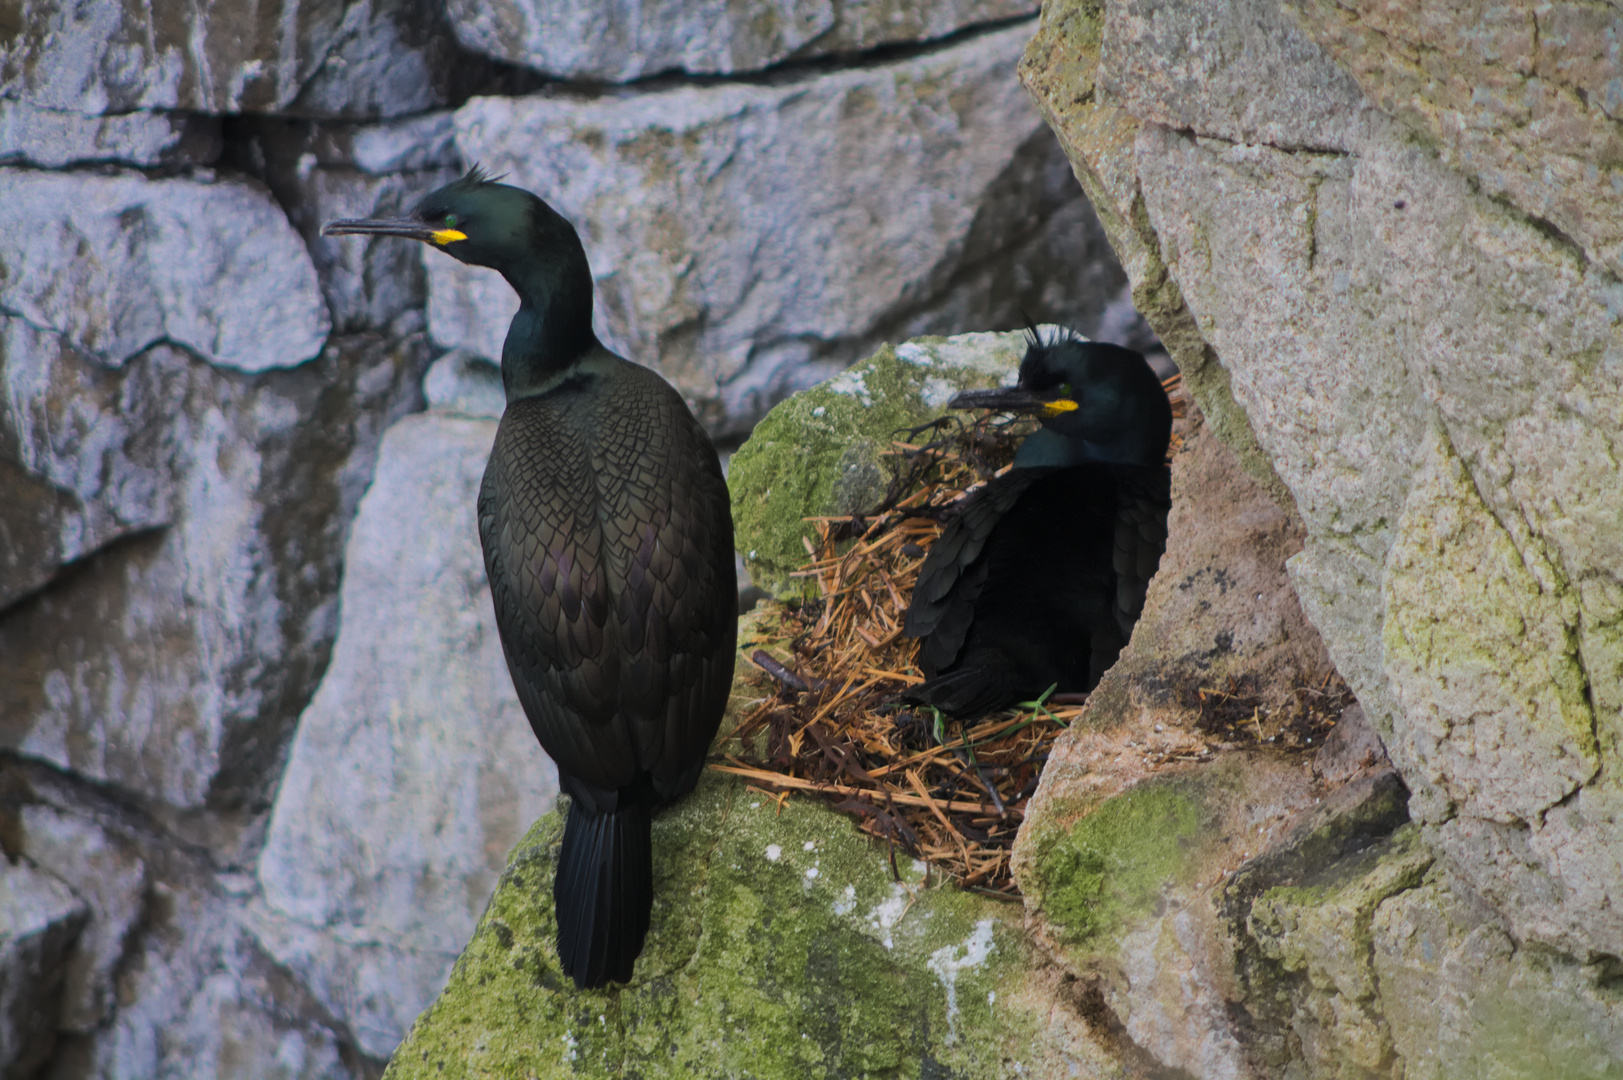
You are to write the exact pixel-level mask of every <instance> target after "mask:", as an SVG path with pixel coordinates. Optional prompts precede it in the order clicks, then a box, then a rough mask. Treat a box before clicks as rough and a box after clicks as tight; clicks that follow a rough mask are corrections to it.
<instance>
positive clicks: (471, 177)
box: [457, 161, 507, 187]
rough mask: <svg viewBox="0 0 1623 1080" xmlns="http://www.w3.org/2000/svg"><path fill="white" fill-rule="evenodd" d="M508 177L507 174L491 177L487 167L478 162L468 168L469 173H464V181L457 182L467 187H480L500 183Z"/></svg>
mask: <svg viewBox="0 0 1623 1080" xmlns="http://www.w3.org/2000/svg"><path fill="white" fill-rule="evenodd" d="M506 175H507V174H506V173H497V174H496V175H495V176H491V175H490V173H488V172H486V171H485V167H484V166H483V165H481V164H479V163H478V162H477V161H476V162H474V163H473V164H472V165H470V166H469V167H468V171H467V172H465V173H463V174H462V179H461V180H459V181H457V182H458V183H459V184H463V185H465V186H467V187H479V186H480V185H482V184H495V183H500V182H501V180H502V179H503V178H504V177H505V176H506Z"/></svg>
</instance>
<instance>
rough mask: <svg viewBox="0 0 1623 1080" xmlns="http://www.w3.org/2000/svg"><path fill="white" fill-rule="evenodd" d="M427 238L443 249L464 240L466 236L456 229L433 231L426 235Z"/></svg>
mask: <svg viewBox="0 0 1623 1080" xmlns="http://www.w3.org/2000/svg"><path fill="white" fill-rule="evenodd" d="M428 238H429V239H430V240H432V241H434V243H436V244H438V245H439V246H440V247H444V246H445V245H446V244H452V243H455V242H456V241H458V240H466V239H467V238H468V234H467V233H465V232H461V231H459V230H457V229H435V230H434V231H433V232H431V233H429V234H428Z"/></svg>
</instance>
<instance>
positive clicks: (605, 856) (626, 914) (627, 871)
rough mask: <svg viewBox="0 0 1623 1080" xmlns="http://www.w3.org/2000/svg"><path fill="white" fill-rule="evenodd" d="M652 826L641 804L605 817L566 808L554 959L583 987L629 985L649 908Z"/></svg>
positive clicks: (555, 895)
mask: <svg viewBox="0 0 1623 1080" xmlns="http://www.w3.org/2000/svg"><path fill="white" fill-rule="evenodd" d="M650 827H651V814H650V809H649V807H648V806H647V805H645V804H641V803H636V804H630V805H622V807H621V808H620V809H619V810H616V811H614V812H612V813H607V814H598V813H593V812H592V811H591V810H589V809H587V808H586V807H584V806H581V805H580V804H579V803H576V804H575V805H574V806H571V807H570V810H569V821H568V824H566V825H565V826H564V844H563V851H562V853H561V854H560V855H559V856H558V874H557V876H556V877H555V878H554V879H553V882H552V900H553V905H554V907H555V909H556V910H557V914H558V959H559V961H560V962H561V963H562V964H563V969H564V974H566V975H568V976H569V977H570V978H572V979H574V980H575V986H576V987H578V988H580V989H582V990H587V989H595V988H597V987H600V986H604V985H605V984H607V983H609V982H610V981H613V982H622V983H623V982H629V981H630V980H631V969H632V967H633V965H635V963H636V960H637V954H638V953H640V952H642V945H643V939H644V938H646V937H647V936H648V917H649V913H650V912H651V911H652V910H653V906H654V884H653V878H654V870H653V853H652V846H651V844H650Z"/></svg>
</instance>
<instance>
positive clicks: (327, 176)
mask: <svg viewBox="0 0 1623 1080" xmlns="http://www.w3.org/2000/svg"><path fill="white" fill-rule="evenodd" d="M238 130H239V131H242V132H244V139H243V143H244V146H245V148H246V153H244V152H242V148H239V150H238V154H237V155H236V156H237V157H238V158H239V159H245V160H240V161H238V162H235V163H236V164H238V165H239V167H251V168H252V170H253V171H254V173H255V174H256V175H257V176H258V177H259V178H260V179H262V180H263V181H264V182H265V184H266V185H267V186H268V187H269V188H270V190H271V193H272V195H274V196H275V198H276V200H277V202H278V203H280V204H281V205H282V206H283V207H285V208H286V212H287V219H288V221H289V222H290V223H291V224H292V226H293V228H294V230H295V231H296V232H297V234H298V235H299V236H300V237H301V238H302V239H303V240H304V246H305V248H306V250H307V251H308V253H309V258H310V262H311V264H312V265H313V266H314V268H315V271H316V277H317V279H318V280H319V281H320V283H321V294H322V296H323V297H324V298H325V299H326V301H327V310H328V312H329V313H330V314H331V317H332V322H333V329H334V330H335V332H337V333H341V334H342V333H357V332H361V331H365V330H383V329H385V328H388V327H390V324H391V323H393V322H394V321H395V320H397V319H399V318H401V317H402V316H403V315H407V313H410V318H412V319H419V320H420V319H421V313H422V308H423V304H424V302H425V299H426V296H427V286H426V284H425V282H424V279H423V271H422V266H421V263H420V262H419V261H418V253H417V251H416V250H415V245H413V244H409V243H406V242H404V241H401V240H397V239H392V238H388V237H365V236H330V237H329V236H322V235H321V227H322V226H323V225H324V224H326V223H327V222H329V221H332V220H333V219H334V218H357V217H377V216H383V217H388V216H394V215H397V214H402V213H405V212H406V211H407V210H409V209H410V208H411V206H412V204H413V203H414V202H416V200H417V199H418V198H419V197H421V195H422V194H423V193H424V192H426V191H431V190H433V189H434V188H436V187H439V186H440V185H441V184H444V183H446V182H448V181H449V180H450V179H451V178H452V177H453V176H455V175H456V174H457V170H456V168H455V165H456V163H457V156H456V148H455V146H454V145H453V143H452V132H451V114H450V113H448V112H441V113H430V114H428V115H427V116H423V117H413V118H411V119H409V120H398V121H392V122H389V123H385V124H379V125H375V126H374V125H360V124H351V123H341V122H319V123H316V122H309V123H306V122H299V123H290V122H287V121H285V120H281V119H267V120H251V121H246V122H243V123H241V124H239V125H238ZM394 332H395V334H396V336H401V335H400V332H399V331H398V330H396V331H394Z"/></svg>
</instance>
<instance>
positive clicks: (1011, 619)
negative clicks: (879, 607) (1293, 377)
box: [904, 332, 1172, 717]
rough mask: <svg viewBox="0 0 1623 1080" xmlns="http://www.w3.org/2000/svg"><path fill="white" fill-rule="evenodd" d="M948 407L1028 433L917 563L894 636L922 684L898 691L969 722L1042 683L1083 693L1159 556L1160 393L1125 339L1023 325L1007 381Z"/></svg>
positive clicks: (1163, 423) (1111, 657)
mask: <svg viewBox="0 0 1623 1080" xmlns="http://www.w3.org/2000/svg"><path fill="white" fill-rule="evenodd" d="M949 405H950V406H951V407H952V408H955V409H995V410H999V411H1008V412H1027V413H1034V414H1036V415H1037V417H1038V418H1039V419H1040V420H1041V422H1042V427H1041V428H1039V429H1038V430H1037V431H1035V432H1033V433H1032V434H1031V435H1029V436H1027V438H1026V439H1025V441H1023V442H1022V443H1021V444H1020V448H1019V449H1018V450H1017V451H1016V452H1015V457H1014V467H1013V468H1011V469H1010V470H1009V471H1008V472H1007V473H1005V474H1003V475H1002V476H1001V477H998V478H996V479H994V480H992V481H991V482H990V483H988V484H987V485H986V486H985V487H984V488H981V489H980V490H979V491H977V492H975V493H973V494H972V495H970V496H969V498H968V499H966V500H965V502H964V506H963V508H962V510H961V511H959V513H958V514H957V515H955V516H954V517H953V518H952V519H951V520H949V521H948V522H947V524H946V527H945V528H944V529H943V530H942V532H941V536H940V537H939V538H938V539H937V540H936V542H935V543H934V545H932V546H931V548H930V553H929V554H928V555H927V556H926V557H925V560H924V565H923V567H921V568H920V570H919V578H918V584H917V585H916V586H915V587H914V589H913V600H912V603H911V605H910V606H909V607H908V610H907V619H906V622H905V624H904V631H905V632H906V634H907V635H908V636H909V637H914V638H922V639H923V644H922V646H921V648H920V650H919V667H920V668H921V669H922V670H923V672H924V674H925V676H926V680H927V681H925V682H924V683H921V684H919V685H918V686H914V687H912V688H910V689H909V690H908V692H907V693H906V694H905V695H904V697H906V698H907V699H909V700H911V701H916V702H921V703H923V704H926V705H933V706H935V707H936V708H939V709H940V710H941V711H942V712H944V713H947V714H948V715H951V716H958V717H974V716H980V715H982V714H984V713H988V712H991V711H992V710H994V709H1000V708H1003V707H1004V706H1007V705H1011V704H1013V703H1015V702H1017V701H1022V700H1027V699H1030V698H1035V697H1037V696H1038V695H1040V694H1042V693H1043V691H1045V690H1047V689H1048V688H1050V687H1054V686H1057V687H1058V691H1059V692H1060V693H1067V692H1080V691H1085V690H1091V689H1093V688H1094V687H1095V686H1096V685H1098V682H1099V678H1100V676H1102V675H1103V674H1104V673H1105V670H1106V669H1107V668H1109V667H1110V665H1111V664H1113V663H1115V662H1116V657H1117V656H1118V655H1120V653H1121V650H1122V648H1123V647H1124V646H1125V645H1126V644H1127V639H1128V637H1129V636H1131V634H1132V631H1133V624H1134V623H1135V622H1137V621H1138V616H1139V614H1140V613H1141V612H1142V611H1143V610H1144V596H1145V591H1146V590H1147V589H1148V587H1149V581H1150V578H1151V577H1152V576H1153V575H1154V574H1155V570H1156V567H1157V566H1158V565H1160V561H1161V554H1162V552H1163V551H1165V550H1166V540H1167V511H1168V510H1169V509H1170V508H1171V505H1172V500H1171V473H1170V470H1169V469H1168V468H1167V465H1166V451H1167V444H1168V441H1169V440H1170V438H1171V434H1172V407H1171V404H1170V403H1169V402H1168V401H1167V396H1166V392H1165V391H1164V390H1163V389H1162V388H1161V384H1160V382H1159V381H1158V380H1157V379H1156V377H1155V373H1154V372H1153V371H1152V370H1151V369H1150V366H1149V365H1148V364H1147V363H1146V362H1145V360H1144V357H1143V356H1141V355H1139V354H1138V353H1136V352H1134V351H1132V350H1131V349H1124V348H1122V347H1120V346H1117V345H1106V344H1102V343H1098V342H1092V341H1084V340H1082V339H1080V338H1078V337H1076V336H1075V335H1071V334H1061V335H1060V336H1059V337H1058V338H1057V339H1055V340H1053V341H1049V342H1046V343H1045V342H1043V341H1042V340H1041V339H1040V338H1039V337H1038V335H1037V334H1036V333H1035V332H1033V333H1032V334H1031V336H1030V340H1029V342H1028V346H1027V349H1026V355H1025V358H1024V359H1023V360H1022V361H1021V363H1020V377H1019V381H1018V382H1017V383H1016V385H1015V386H1013V387H1010V388H1008V389H1002V390H984V391H970V392H966V393H962V394H959V395H958V396H956V397H954V398H953V399H952V401H951V402H949Z"/></svg>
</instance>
